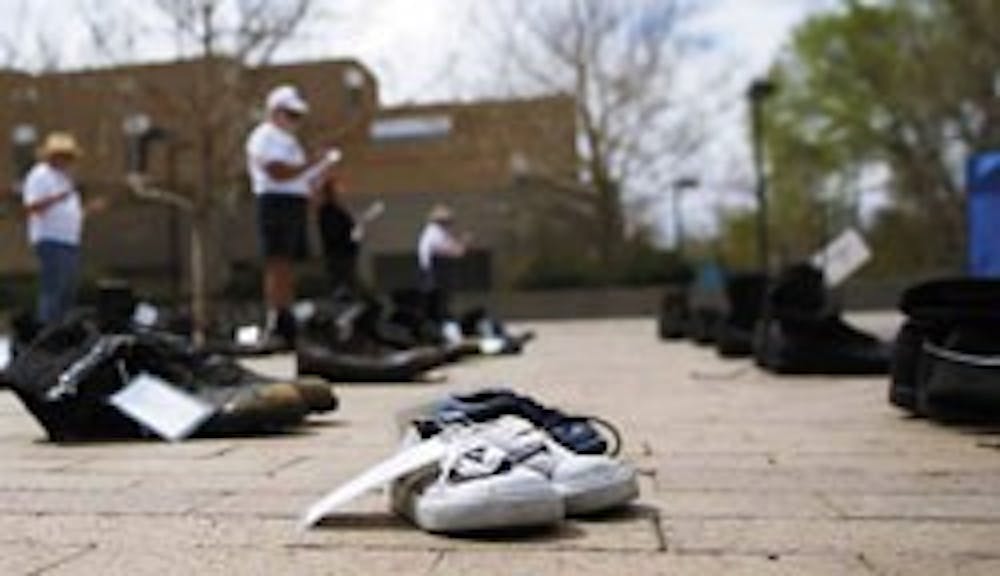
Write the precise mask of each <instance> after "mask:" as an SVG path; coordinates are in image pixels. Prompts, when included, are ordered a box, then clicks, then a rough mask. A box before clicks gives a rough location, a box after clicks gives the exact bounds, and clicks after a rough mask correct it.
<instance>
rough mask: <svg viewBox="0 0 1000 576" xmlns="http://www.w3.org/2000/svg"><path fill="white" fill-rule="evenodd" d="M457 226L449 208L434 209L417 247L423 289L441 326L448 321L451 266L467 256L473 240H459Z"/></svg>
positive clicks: (467, 237)
mask: <svg viewBox="0 0 1000 576" xmlns="http://www.w3.org/2000/svg"><path fill="white" fill-rule="evenodd" d="M454 223H455V213H454V212H453V211H452V209H451V208H450V207H448V206H446V205H444V204H438V205H437V206H434V208H432V209H431V211H430V213H429V214H428V215H427V224H426V225H425V226H424V229H423V232H421V234H420V240H419V242H418V244H417V260H418V264H419V266H420V276H421V279H422V283H423V286H422V288H423V291H424V293H425V295H426V297H427V299H428V308H429V312H430V315H431V317H432V318H433V319H434V320H436V321H438V322H444V321H446V320H448V319H449V318H448V316H449V313H448V303H449V299H450V293H451V289H452V279H451V276H452V274H451V269H452V264H453V262H454V261H455V260H456V259H458V258H462V257H463V256H465V253H466V252H467V251H468V249H469V244H470V242H471V240H472V238H471V236H469V235H468V234H466V235H463V236H462V237H459V236H456V235H455V233H454V230H453V228H454Z"/></svg>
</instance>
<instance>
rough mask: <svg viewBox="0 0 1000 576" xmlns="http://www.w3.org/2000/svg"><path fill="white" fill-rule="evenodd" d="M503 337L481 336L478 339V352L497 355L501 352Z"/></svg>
mask: <svg viewBox="0 0 1000 576" xmlns="http://www.w3.org/2000/svg"><path fill="white" fill-rule="evenodd" d="M505 344H506V343H505V342H504V340H503V338H483V339H481V340H480V341H479V352H480V353H481V354H483V355H485V356H498V355H500V354H501V353H503V349H504V347H505V346H504V345H505Z"/></svg>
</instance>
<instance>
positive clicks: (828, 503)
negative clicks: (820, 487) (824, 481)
mask: <svg viewBox="0 0 1000 576" xmlns="http://www.w3.org/2000/svg"><path fill="white" fill-rule="evenodd" d="M813 496H815V497H816V499H817V500H819V502H820V504H821V505H823V506H825V507H826V508H828V509H829V510H830V511H831V512H833V513H834V515H835V516H836V517H837V518H838V519H841V520H843V519H846V518H847V511H846V510H844V509H843V508H841V507H840V506H837V503H836V502H834V501H833V499H832V498H830V496H829V495H828V494H827V493H825V492H821V491H817V492H814V493H813Z"/></svg>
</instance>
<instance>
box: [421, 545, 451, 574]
mask: <svg viewBox="0 0 1000 576" xmlns="http://www.w3.org/2000/svg"><path fill="white" fill-rule="evenodd" d="M447 556H448V551H447V550H438V551H437V552H436V553H435V554H434V559H433V560H431V563H430V566H428V567H427V570H426V571H425V572H424V575H425V576H431V575H432V574H434V572H436V571H437V569H438V567H439V566H441V563H442V562H444V560H445V558H446V557H447Z"/></svg>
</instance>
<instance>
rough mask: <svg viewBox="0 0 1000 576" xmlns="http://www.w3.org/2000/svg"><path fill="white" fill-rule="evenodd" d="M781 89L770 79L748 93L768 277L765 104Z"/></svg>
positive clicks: (761, 252) (760, 239)
mask: <svg viewBox="0 0 1000 576" xmlns="http://www.w3.org/2000/svg"><path fill="white" fill-rule="evenodd" d="M776 90H777V87H776V86H775V84H774V83H773V82H772V81H770V80H766V79H760V80H755V81H754V82H753V83H752V84H751V85H750V89H749V90H748V91H747V98H749V100H750V112H751V123H752V131H753V161H754V171H755V172H756V175H757V186H756V193H757V259H758V265H759V266H760V269H761V271H762V272H765V273H768V272H770V269H771V263H770V252H771V246H770V232H769V230H768V224H769V222H770V217H769V206H768V197H767V196H768V192H767V171H766V168H765V166H764V103H765V101H766V100H767V99H768V98H770V97H771V96H773V95H774V93H775V91H776Z"/></svg>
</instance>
